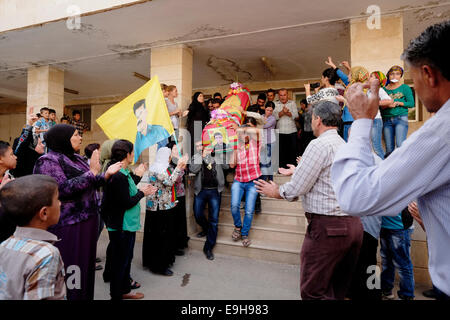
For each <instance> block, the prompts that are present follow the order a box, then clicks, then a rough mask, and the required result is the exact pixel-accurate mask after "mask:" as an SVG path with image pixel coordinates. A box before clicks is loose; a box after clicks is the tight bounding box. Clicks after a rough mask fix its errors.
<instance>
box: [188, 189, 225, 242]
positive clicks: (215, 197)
mask: <svg viewBox="0 0 450 320" xmlns="http://www.w3.org/2000/svg"><path fill="white" fill-rule="evenodd" d="M220 201H221V194H220V193H219V191H217V189H202V191H200V193H199V194H198V195H196V196H195V198H194V216H195V221H197V223H198V224H199V225H200V226H201V227H202V229H203V232H205V233H206V234H207V236H206V242H205V246H204V247H203V249H204V250H212V249H213V248H214V245H215V244H216V239H217V226H218V224H219V211H220ZM206 203H208V220H206V217H205V206H206Z"/></svg>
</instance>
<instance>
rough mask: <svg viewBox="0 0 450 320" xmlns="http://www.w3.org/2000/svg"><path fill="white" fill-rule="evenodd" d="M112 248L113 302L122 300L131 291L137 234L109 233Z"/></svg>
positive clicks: (126, 232)
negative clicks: (132, 263)
mask: <svg viewBox="0 0 450 320" xmlns="http://www.w3.org/2000/svg"><path fill="white" fill-rule="evenodd" d="M108 233H109V244H110V245H109V246H108V247H110V257H109V258H110V263H111V264H110V267H111V274H110V276H111V283H110V294H111V299H112V300H120V299H122V295H124V294H127V293H129V292H130V291H131V282H130V272H131V261H132V260H133V251H134V243H135V240H136V232H129V231H108Z"/></svg>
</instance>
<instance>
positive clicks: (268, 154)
mask: <svg viewBox="0 0 450 320" xmlns="http://www.w3.org/2000/svg"><path fill="white" fill-rule="evenodd" d="M259 165H260V168H261V174H262V176H265V177H272V178H271V179H270V180H273V168H272V144H270V143H268V144H266V145H265V146H264V147H263V148H262V149H261V160H260V164H259Z"/></svg>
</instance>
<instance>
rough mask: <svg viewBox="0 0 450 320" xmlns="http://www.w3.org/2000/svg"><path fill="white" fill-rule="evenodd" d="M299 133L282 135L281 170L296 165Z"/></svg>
mask: <svg viewBox="0 0 450 320" xmlns="http://www.w3.org/2000/svg"><path fill="white" fill-rule="evenodd" d="M296 145H297V133H296V132H294V133H290V134H280V158H279V159H280V162H279V163H280V166H279V167H280V168H281V167H285V168H287V164H293V165H296V164H297V162H296V158H297V157H296V152H297V147H296Z"/></svg>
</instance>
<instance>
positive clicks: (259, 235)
mask: <svg viewBox="0 0 450 320" xmlns="http://www.w3.org/2000/svg"><path fill="white" fill-rule="evenodd" d="M233 230H234V224H233V223H219V226H218V235H220V236H224V237H230V238H231V233H232V232H233ZM304 236H305V231H303V230H299V229H298V228H296V227H292V226H286V225H275V224H272V225H270V226H261V225H258V224H254V223H253V222H252V226H251V228H250V232H249V238H250V239H252V241H253V240H264V241H274V240H281V241H286V242H293V243H295V242H298V241H301V239H303V238H304Z"/></svg>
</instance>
